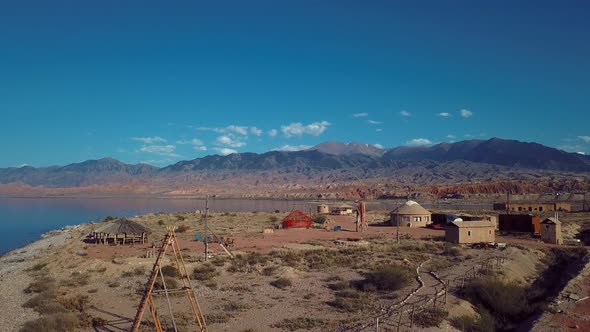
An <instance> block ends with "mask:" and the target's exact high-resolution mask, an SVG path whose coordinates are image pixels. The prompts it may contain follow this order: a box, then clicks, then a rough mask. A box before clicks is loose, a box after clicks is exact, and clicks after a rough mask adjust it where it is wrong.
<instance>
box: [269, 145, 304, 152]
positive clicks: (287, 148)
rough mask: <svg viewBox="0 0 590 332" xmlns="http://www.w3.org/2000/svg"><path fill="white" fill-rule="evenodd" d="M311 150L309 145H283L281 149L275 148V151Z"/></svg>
mask: <svg viewBox="0 0 590 332" xmlns="http://www.w3.org/2000/svg"><path fill="white" fill-rule="evenodd" d="M309 148H311V146H309V145H283V146H281V147H280V148H274V149H272V150H273V151H291V152H292V151H301V150H307V149H309Z"/></svg>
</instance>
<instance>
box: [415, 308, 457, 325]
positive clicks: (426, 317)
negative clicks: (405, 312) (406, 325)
mask: <svg viewBox="0 0 590 332" xmlns="http://www.w3.org/2000/svg"><path fill="white" fill-rule="evenodd" d="M448 315H449V313H448V312H447V311H445V310H443V309H440V308H433V307H428V308H425V309H424V310H422V311H420V312H419V313H418V314H417V315H414V322H415V323H416V324H417V325H418V326H420V327H424V328H426V327H438V326H439V325H440V324H442V322H443V321H444V320H445V319H446V318H447V316H448Z"/></svg>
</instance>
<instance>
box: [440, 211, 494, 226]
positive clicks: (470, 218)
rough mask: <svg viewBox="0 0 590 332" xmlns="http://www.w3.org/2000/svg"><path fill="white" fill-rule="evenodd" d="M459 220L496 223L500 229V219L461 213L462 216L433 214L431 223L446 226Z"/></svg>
mask: <svg viewBox="0 0 590 332" xmlns="http://www.w3.org/2000/svg"><path fill="white" fill-rule="evenodd" d="M457 218H459V219H461V220H463V221H476V220H487V221H491V222H493V223H494V225H496V229H498V217H496V216H490V215H480V216H475V215H471V214H466V213H460V214H449V213H433V214H432V217H431V221H432V223H434V224H439V225H441V226H445V225H447V224H449V223H451V222H452V221H454V220H455V219H457Z"/></svg>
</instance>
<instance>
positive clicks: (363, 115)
mask: <svg viewBox="0 0 590 332" xmlns="http://www.w3.org/2000/svg"><path fill="white" fill-rule="evenodd" d="M352 116H354V117H355V118H364V117H367V116H369V113H355V114H353V115H352Z"/></svg>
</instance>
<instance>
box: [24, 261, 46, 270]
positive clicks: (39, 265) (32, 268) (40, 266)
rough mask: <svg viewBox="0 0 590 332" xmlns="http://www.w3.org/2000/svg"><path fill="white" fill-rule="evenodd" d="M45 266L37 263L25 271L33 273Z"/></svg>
mask: <svg viewBox="0 0 590 332" xmlns="http://www.w3.org/2000/svg"><path fill="white" fill-rule="evenodd" d="M46 266H47V263H37V264H35V265H33V266H32V267H31V268H30V269H28V270H27V271H33V272H37V271H41V270H42V269H43V268H44V267H46Z"/></svg>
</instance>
